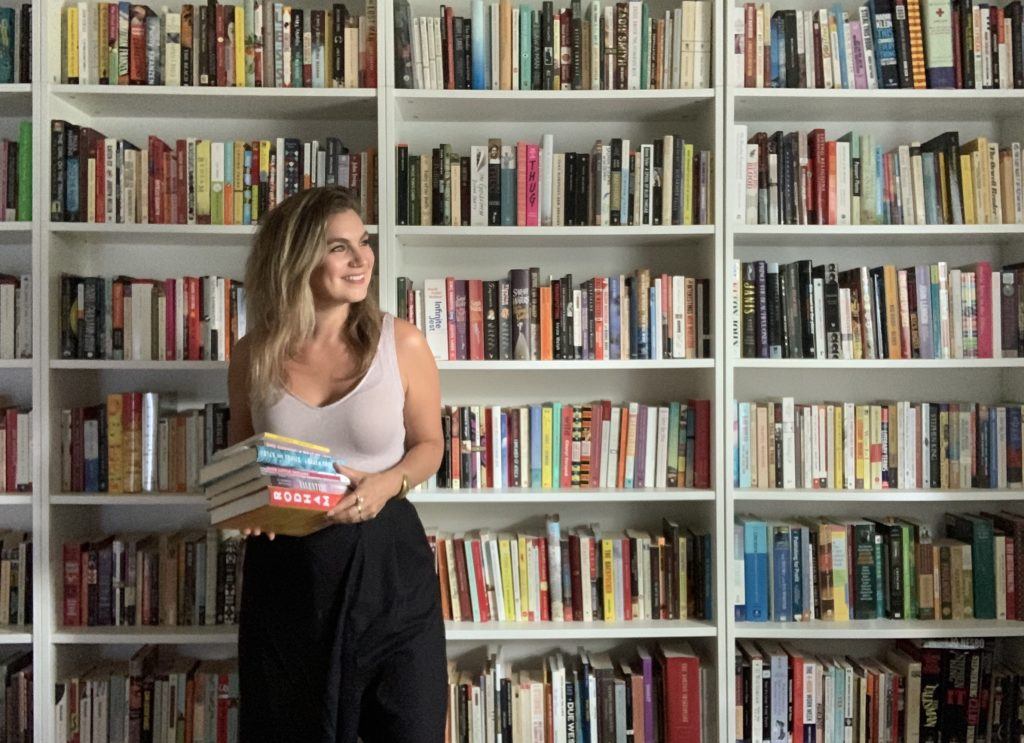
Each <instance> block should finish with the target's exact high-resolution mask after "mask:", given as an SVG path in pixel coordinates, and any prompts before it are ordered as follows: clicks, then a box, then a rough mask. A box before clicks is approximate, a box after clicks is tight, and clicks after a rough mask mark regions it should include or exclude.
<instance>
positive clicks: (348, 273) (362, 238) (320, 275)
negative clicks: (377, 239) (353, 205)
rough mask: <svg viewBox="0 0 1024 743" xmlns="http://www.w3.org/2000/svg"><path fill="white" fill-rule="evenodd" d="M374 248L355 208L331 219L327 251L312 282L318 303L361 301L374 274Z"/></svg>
mask: <svg viewBox="0 0 1024 743" xmlns="http://www.w3.org/2000/svg"><path fill="white" fill-rule="evenodd" d="M373 260H374V258H373V250H372V249H371V248H370V236H369V235H367V234H366V227H365V226H364V225H363V220H362V219H360V218H359V215H358V214H356V213H355V212H353V211H343V212H338V213H337V214H334V215H332V216H330V217H328V218H327V252H326V253H325V254H324V258H323V260H322V261H321V262H320V265H319V266H317V267H316V268H315V269H314V270H313V274H312V276H310V279H309V283H310V287H311V288H312V290H313V299H314V300H315V301H316V304H317V306H320V307H323V306H330V305H336V304H341V303H349V302H361V301H363V300H364V299H365V298H366V292H367V291H368V290H369V288H370V277H371V276H372V274H373Z"/></svg>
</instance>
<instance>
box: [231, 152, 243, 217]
mask: <svg viewBox="0 0 1024 743" xmlns="http://www.w3.org/2000/svg"><path fill="white" fill-rule="evenodd" d="M232 146H233V147H234V165H235V172H234V174H233V176H232V180H233V181H234V189H233V191H232V202H233V209H234V213H235V218H234V223H235V224H242V204H243V201H244V198H245V143H244V142H242V141H240V140H236V141H235V142H233V143H232Z"/></svg>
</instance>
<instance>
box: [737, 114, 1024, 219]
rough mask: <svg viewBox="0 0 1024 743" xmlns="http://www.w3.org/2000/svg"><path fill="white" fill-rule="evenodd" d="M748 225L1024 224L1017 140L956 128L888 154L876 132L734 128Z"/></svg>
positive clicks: (1023, 165) (1023, 177) (740, 212)
mask: <svg viewBox="0 0 1024 743" xmlns="http://www.w3.org/2000/svg"><path fill="white" fill-rule="evenodd" d="M735 136H736V147H737V153H738V155H737V171H736V175H737V176H738V178H737V181H736V183H737V185H736V188H737V189H738V191H737V198H738V199H739V200H738V201H737V202H736V209H737V211H736V214H735V215H734V216H735V218H736V220H737V221H738V222H740V223H744V222H745V223H746V224H838V225H848V224H894V225H911V224H1024V157H1022V155H1021V146H1020V143H1019V142H1013V143H1012V144H1009V145H1006V146H1000V145H999V144H998V143H997V142H994V141H991V140H989V139H987V138H985V137H978V138H976V139H972V140H971V141H969V142H966V143H965V144H963V145H961V144H960V135H959V134H958V133H957V132H955V131H949V132H944V133H943V134H940V135H938V136H936V137H934V138H932V139H930V140H928V141H926V142H924V143H921V142H911V143H910V144H904V145H899V146H897V147H894V148H892V149H890V150H888V151H886V150H885V149H884V148H882V147H878V146H876V145H875V137H874V135H872V134H863V133H861V134H858V133H856V132H847V133H846V134H844V135H843V136H841V137H839V138H838V139H835V140H831V139H827V137H826V135H825V130H824V129H814V130H812V131H810V132H809V133H808V132H788V133H783V132H782V131H777V132H774V133H772V134H770V135H769V134H767V133H766V132H758V133H756V134H754V135H753V136H752V137H749V138H748V136H747V127H746V126H745V125H739V126H737V128H736V130H735Z"/></svg>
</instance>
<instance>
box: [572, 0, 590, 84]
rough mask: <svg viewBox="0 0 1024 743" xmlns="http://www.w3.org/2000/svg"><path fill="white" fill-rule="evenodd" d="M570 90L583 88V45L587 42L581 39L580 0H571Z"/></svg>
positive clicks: (581, 12) (581, 11) (581, 14)
mask: <svg viewBox="0 0 1024 743" xmlns="http://www.w3.org/2000/svg"><path fill="white" fill-rule="evenodd" d="M571 14H572V88H573V90H580V89H581V88H582V87H583V44H584V43H589V40H586V39H584V38H583V9H582V7H581V3H580V0H572V4H571Z"/></svg>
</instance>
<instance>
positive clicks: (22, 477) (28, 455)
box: [0, 398, 33, 493]
mask: <svg viewBox="0 0 1024 743" xmlns="http://www.w3.org/2000/svg"><path fill="white" fill-rule="evenodd" d="M0 399H2V398H0ZM2 402H3V405H2V406H0V462H2V463H3V464H2V465H0V493H29V492H31V491H32V440H33V436H32V408H30V407H22V406H15V405H9V404H8V401H7V400H5V399H2Z"/></svg>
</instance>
